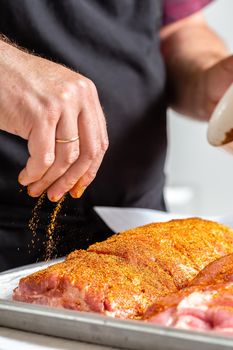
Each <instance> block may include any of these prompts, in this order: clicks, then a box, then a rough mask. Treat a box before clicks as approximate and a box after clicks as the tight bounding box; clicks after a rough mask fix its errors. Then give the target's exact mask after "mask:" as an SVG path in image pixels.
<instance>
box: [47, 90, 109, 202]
mask: <svg viewBox="0 0 233 350" xmlns="http://www.w3.org/2000/svg"><path fill="white" fill-rule="evenodd" d="M92 94H93V95H92V98H91V99H88V100H86V101H84V105H83V108H82V112H81V114H80V115H79V118H78V129H79V142H80V156H79V158H78V159H77V161H76V162H75V163H74V164H73V165H72V166H71V167H70V168H69V169H68V170H67V172H66V173H65V174H64V175H63V176H62V177H60V178H59V179H58V180H57V181H56V182H55V183H54V184H53V185H52V186H51V187H50V188H49V189H48V196H49V198H54V199H56V201H57V200H59V199H60V198H61V196H62V195H63V193H66V192H68V191H70V190H71V189H73V188H74V186H75V184H76V183H77V182H78V181H79V179H80V178H82V177H83V176H84V175H85V174H86V175H85V177H84V179H83V180H85V181H83V182H81V184H83V186H87V185H89V183H90V182H91V181H92V180H93V179H94V177H95V175H96V173H97V170H98V168H99V166H100V164H101V161H102V159H103V156H104V153H105V151H106V147H107V144H106V142H105V143H104V141H103V140H104V137H103V134H105V132H104V127H105V120H104V117H103V116H102V117H101V118H102V119H103V120H101V122H102V123H104V124H103V125H104V126H102V125H100V115H99V114H100V110H101V107H99V109H98V110H97V108H96V102H95V101H96V96H94V94H96V92H95V91H93V92H92ZM96 95H97V94H96ZM101 113H102V111H101ZM103 143H104V146H103ZM74 191H76V187H75V188H74ZM74 191H72V193H74ZM74 196H76V197H77V193H74Z"/></svg>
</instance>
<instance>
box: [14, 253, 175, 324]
mask: <svg viewBox="0 0 233 350" xmlns="http://www.w3.org/2000/svg"><path fill="white" fill-rule="evenodd" d="M154 277H155V276H154V274H153V273H151V271H150V270H149V269H147V268H137V267H136V266H133V265H130V264H128V263H127V262H126V261H125V260H124V259H122V258H120V257H117V256H111V255H109V256H108V255H103V254H96V253H89V252H86V251H82V250H79V251H76V252H75V254H74V255H73V257H72V258H71V257H69V258H68V259H67V260H66V261H65V262H62V263H59V264H55V265H53V266H51V267H49V268H47V269H45V270H42V271H39V272H36V273H34V274H32V275H30V276H28V277H26V278H23V279H21V280H20V283H19V287H18V288H17V289H16V290H15V292H14V296H13V297H14V299H15V300H20V301H26V302H29V303H35V304H43V305H48V306H53V307H63V308H68V309H73V310H79V311H93V312H98V313H103V314H107V315H111V316H115V317H121V318H139V317H141V316H142V315H143V313H144V312H145V310H146V308H147V307H148V306H149V305H150V304H151V303H152V302H153V301H154V300H155V298H156V296H160V295H165V294H167V293H168V292H169V289H168V287H167V285H166V284H164V283H163V281H160V280H159V279H155V278H154Z"/></svg>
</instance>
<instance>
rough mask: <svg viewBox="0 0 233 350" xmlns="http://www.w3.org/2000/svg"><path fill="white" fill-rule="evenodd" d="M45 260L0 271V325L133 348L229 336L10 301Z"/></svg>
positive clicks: (201, 345)
mask: <svg viewBox="0 0 233 350" xmlns="http://www.w3.org/2000/svg"><path fill="white" fill-rule="evenodd" d="M44 266H47V264H36V265H31V266H27V267H25V268H21V269H15V270H11V271H9V272H7V273H2V274H0V298H1V299H0V326H5V327H10V328H16V329H20V330H26V331H29V332H35V333H40V334H46V335H52V336H56V337H62V338H67V339H74V340H79V341H84V342H90V343H94V344H102V345H108V346H112V347H116V348H122V349H135V350H142V349H143V350H147V349H148V350H150V349H153V350H156V349H159V350H196V349H202V350H226V349H232V348H233V338H230V337H229V338H228V337H221V336H216V335H214V334H208V333H198V332H189V331H181V330H176V329H172V328H165V327H157V326H154V325H150V324H149V323H143V322H140V321H127V320H120V319H113V318H110V317H106V316H101V315H98V314H94V313H85V312H77V311H69V310H64V309H52V308H48V307H43V306H37V305H31V304H26V303H20V302H14V301H12V300H11V296H10V295H11V293H12V289H13V288H14V287H15V286H16V285H17V283H18V280H19V279H20V278H21V277H23V276H25V275H27V274H29V273H32V272H34V271H35V270H38V269H41V268H43V267H44Z"/></svg>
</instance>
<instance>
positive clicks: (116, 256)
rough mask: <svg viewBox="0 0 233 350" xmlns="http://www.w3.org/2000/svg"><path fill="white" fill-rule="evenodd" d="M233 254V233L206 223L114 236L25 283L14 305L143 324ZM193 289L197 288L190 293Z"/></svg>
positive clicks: (182, 223) (179, 223)
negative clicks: (155, 308)
mask: <svg viewBox="0 0 233 350" xmlns="http://www.w3.org/2000/svg"><path fill="white" fill-rule="evenodd" d="M230 253H233V230H231V229H230V228H227V227H225V226H224V225H221V224H217V223H214V222H211V221H206V220H202V219H197V218H193V219H183V220H172V221H169V222H166V223H153V224H150V225H145V226H142V227H139V228H135V229H132V230H128V231H125V232H122V233H120V234H117V235H114V236H112V237H111V238H109V239H107V240H106V241H104V242H101V243H96V244H94V245H92V246H90V247H89V249H88V250H87V251H82V250H78V251H74V252H73V253H71V254H70V255H68V257H67V258H66V260H65V261H64V262H62V263H59V264H55V265H53V266H51V267H49V268H47V269H45V270H42V271H39V272H36V273H34V274H32V275H30V276H28V277H25V278H23V279H21V280H20V283H19V286H18V287H17V288H16V289H15V291H14V295H13V298H14V299H15V300H20V301H25V302H29V303H37V304H44V305H49V306H55V307H64V308H69V309H74V310H79V311H94V312H99V313H103V314H107V315H111V316H114V317H120V318H132V319H140V318H142V317H143V315H144V313H145V310H146V309H147V308H148V307H149V306H150V305H152V304H154V303H156V301H157V300H161V298H162V297H164V296H166V295H169V294H170V293H174V292H177V291H178V290H179V289H181V288H184V287H186V286H188V285H189V284H190V283H191V281H192V279H193V278H195V277H196V276H197V275H198V273H199V272H200V271H201V270H202V269H203V268H205V267H206V266H207V265H208V264H209V263H211V262H213V261H215V260H216V259H218V258H220V257H223V256H224V255H227V254H230ZM190 288H193V287H190Z"/></svg>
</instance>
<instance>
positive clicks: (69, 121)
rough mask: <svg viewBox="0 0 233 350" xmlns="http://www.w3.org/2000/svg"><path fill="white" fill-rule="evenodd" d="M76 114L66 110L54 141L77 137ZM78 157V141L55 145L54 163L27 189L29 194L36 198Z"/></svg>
mask: <svg viewBox="0 0 233 350" xmlns="http://www.w3.org/2000/svg"><path fill="white" fill-rule="evenodd" d="M77 114H78V113H77V111H76V109H74V110H73V109H71V108H67V109H66V111H65V112H64V113H63V115H62V116H61V118H60V120H59V122H58V125H57V130H56V139H62V140H64V139H72V138H74V137H76V136H77V135H78V123H77V118H78V117H77ZM78 157H79V140H76V141H75V142H69V143H56V144H55V161H54V163H53V164H52V166H51V167H50V168H49V169H48V171H47V172H46V173H45V175H44V176H43V177H42V178H41V179H40V180H39V181H36V182H35V183H33V184H31V185H30V186H29V187H28V192H29V194H30V195H31V196H35V197H38V196H39V195H40V194H41V193H43V192H44V191H45V190H46V189H47V188H48V187H50V186H51V185H52V184H53V183H54V182H55V181H56V180H57V179H58V178H60V177H61V176H62V175H64V174H65V172H66V171H67V170H68V169H69V168H70V166H71V165H72V164H73V163H74V162H75V161H76V160H77V158H78ZM62 195H63V193H61V194H60V193H59V195H58V196H59V197H60V196H61V197H62ZM50 199H51V200H52V201H54V200H56V198H50Z"/></svg>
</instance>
